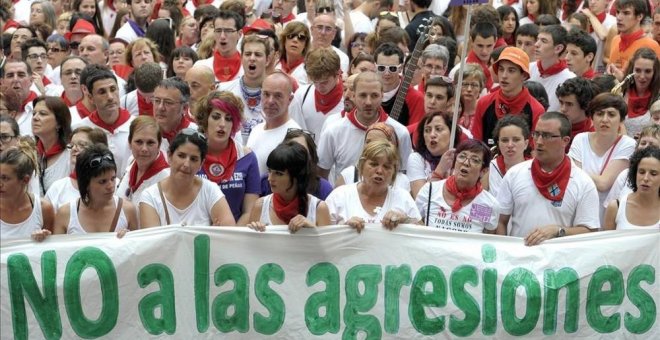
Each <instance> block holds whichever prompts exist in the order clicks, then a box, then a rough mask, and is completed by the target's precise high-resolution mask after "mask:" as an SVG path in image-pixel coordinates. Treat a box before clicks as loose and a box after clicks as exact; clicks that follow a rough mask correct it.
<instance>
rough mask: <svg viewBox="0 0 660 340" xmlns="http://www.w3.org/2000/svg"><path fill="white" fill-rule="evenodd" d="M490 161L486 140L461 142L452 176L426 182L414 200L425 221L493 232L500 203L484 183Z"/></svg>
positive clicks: (437, 225) (454, 228)
mask: <svg viewBox="0 0 660 340" xmlns="http://www.w3.org/2000/svg"><path fill="white" fill-rule="evenodd" d="M489 164H490V150H489V149H488V146H486V144H484V143H483V142H481V141H478V140H476V139H469V140H466V141H464V142H461V143H460V144H458V146H457V147H456V154H455V156H454V165H453V168H454V170H453V173H452V175H450V176H449V178H447V179H446V180H442V181H439V182H429V183H427V184H425V185H424V186H423V187H422V189H421V190H420V191H419V193H418V194H417V199H416V200H415V203H416V204H417V208H418V209H419V211H420V213H421V214H422V218H423V220H424V224H425V225H427V226H430V227H435V228H437V229H444V230H451V231H459V232H472V233H488V234H494V233H495V229H497V222H498V219H499V204H498V203H497V200H496V199H495V197H494V196H493V195H492V194H491V193H489V192H488V191H485V190H483V188H482V186H481V179H482V177H483V176H484V175H486V172H487V171H488V165H489Z"/></svg>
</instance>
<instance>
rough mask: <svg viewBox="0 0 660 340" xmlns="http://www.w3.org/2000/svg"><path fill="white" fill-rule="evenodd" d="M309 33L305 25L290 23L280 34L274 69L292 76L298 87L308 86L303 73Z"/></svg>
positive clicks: (309, 42)
mask: <svg viewBox="0 0 660 340" xmlns="http://www.w3.org/2000/svg"><path fill="white" fill-rule="evenodd" d="M310 36H311V35H310V32H309V28H307V25H305V24H304V23H302V22H299V21H292V22H290V23H288V24H287V25H286V26H284V30H282V33H281V34H280V55H281V58H282V59H280V62H279V63H278V64H277V65H276V66H275V68H276V69H280V70H282V71H283V72H284V73H286V74H288V75H290V76H292V77H293V78H295V79H296V81H298V84H299V85H300V86H303V85H307V84H309V81H308V80H307V72H305V56H306V55H307V52H309V49H310V48H311V39H310Z"/></svg>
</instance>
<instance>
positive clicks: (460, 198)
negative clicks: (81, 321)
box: [0, 0, 660, 245]
mask: <svg viewBox="0 0 660 340" xmlns="http://www.w3.org/2000/svg"><path fill="white" fill-rule="evenodd" d="M448 4H449V0H433V1H431V0H406V1H404V2H399V1H392V0H364V1H357V0H344V1H338V0H307V1H302V0H299V1H295V0H274V1H268V0H257V1H254V0H224V1H222V0H213V1H211V0H200V1H186V0H116V1H107V0H106V1H101V2H99V1H98V0H74V1H73V2H71V1H70V0H58V1H42V0H35V1H28V0H17V1H11V0H1V1H0V26H2V27H3V33H2V41H3V46H2V47H3V48H2V51H3V53H2V59H1V60H0V66H1V68H0V81H1V83H0V213H1V214H0V215H1V216H0V222H1V225H0V239H1V240H2V241H5V240H11V239H19V238H32V239H33V240H35V241H42V240H44V239H45V238H46V237H48V236H49V235H51V234H81V233H92V232H115V233H117V236H119V237H122V236H123V235H125V234H126V233H127V232H130V231H132V230H137V229H143V228H151V227H159V226H166V225H178V226H182V227H183V226H186V225H202V226H245V227H249V228H252V229H254V230H256V231H262V232H263V231H266V230H267V229H268V228H269V226H272V225H287V226H288V228H289V230H290V231H291V232H292V233H295V232H296V231H298V230H300V229H301V228H314V227H322V226H326V225H331V224H338V225H348V226H349V227H350V228H354V229H355V230H356V231H357V232H358V233H359V232H362V230H363V229H364V227H365V225H367V224H381V225H382V226H383V227H384V228H387V229H390V230H391V229H394V228H396V227H397V226H398V225H400V224H404V223H405V224H420V225H425V226H428V227H432V228H437V229H443V230H449V231H455V232H475V233H490V234H499V235H510V236H515V237H521V238H523V239H524V242H525V244H527V245H537V244H539V243H542V242H543V241H545V240H548V239H551V238H556V237H564V236H570V235H576V234H584V233H589V232H595V231H599V230H621V229H646V230H660V61H659V60H658V58H659V57H658V56H660V45H659V43H660V1H658V0H545V1H539V0H522V1H511V0H491V1H489V3H488V4H479V5H471V8H468V7H467V6H457V7H448ZM468 10H469V11H471V18H472V19H471V20H470V21H469V23H468V22H467V21H466V17H467V11H468ZM466 32H467V34H466ZM461 55H465V56H466V58H465V60H461ZM460 75H462V77H461V76H460ZM459 78H461V79H462V81H461V82H460V83H459ZM454 107H458V110H457V111H456V112H455V110H454ZM454 128H455V129H454ZM452 138H453V139H452Z"/></svg>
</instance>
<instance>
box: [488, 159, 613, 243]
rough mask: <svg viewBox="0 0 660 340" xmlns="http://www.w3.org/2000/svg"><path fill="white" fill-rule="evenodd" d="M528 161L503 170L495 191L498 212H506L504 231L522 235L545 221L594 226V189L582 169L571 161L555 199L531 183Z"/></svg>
mask: <svg viewBox="0 0 660 340" xmlns="http://www.w3.org/2000/svg"><path fill="white" fill-rule="evenodd" d="M532 161H533V160H528V161H525V162H522V163H520V164H516V165H515V166H514V167H512V168H511V169H509V171H507V173H506V175H505V176H504V180H503V181H502V186H501V187H500V190H499V192H498V193H497V201H498V202H499V203H500V208H501V210H500V213H501V214H503V215H510V216H511V219H510V225H511V227H510V228H508V234H509V235H511V236H516V237H525V236H527V235H529V233H531V232H532V231H534V229H536V228H538V227H542V226H546V225H560V226H562V227H565V228H568V227H573V226H576V225H583V226H586V227H588V228H589V229H598V228H599V227H600V220H599V218H598V191H596V185H595V184H594V182H593V181H592V180H591V178H590V177H589V175H587V174H586V173H585V172H584V171H582V169H580V168H578V167H577V166H576V165H575V164H573V162H571V170H570V178H569V180H568V185H567V187H566V190H565V192H564V197H563V200H562V201H560V202H559V203H556V202H553V201H550V200H549V199H546V198H545V197H544V196H543V195H541V193H540V192H539V189H538V188H537V187H536V185H534V180H533V179H532V170H531V169H532Z"/></svg>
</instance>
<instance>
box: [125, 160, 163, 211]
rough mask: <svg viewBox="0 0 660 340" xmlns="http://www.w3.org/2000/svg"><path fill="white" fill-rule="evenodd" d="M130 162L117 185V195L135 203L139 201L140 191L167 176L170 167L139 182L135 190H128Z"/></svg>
mask: <svg viewBox="0 0 660 340" xmlns="http://www.w3.org/2000/svg"><path fill="white" fill-rule="evenodd" d="M131 166H132V164H131V165H130V166H129V167H128V168H127V169H126V172H125V173H126V174H125V175H124V177H122V178H121V181H120V182H119V186H118V187H117V196H119V197H121V198H123V199H126V200H129V201H131V202H133V204H135V205H137V204H139V203H140V197H141V196H142V193H143V192H144V191H145V190H146V189H147V188H149V187H150V186H152V185H154V184H156V183H158V182H160V181H161V180H163V179H165V178H167V177H168V176H169V175H170V168H165V169H162V170H160V171H158V172H157V173H156V174H155V175H153V176H151V177H149V178H147V179H145V180H144V181H143V182H142V184H140V185H139V186H138V188H137V190H135V191H131V190H130V185H129V182H130V177H131V176H130V171H131Z"/></svg>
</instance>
